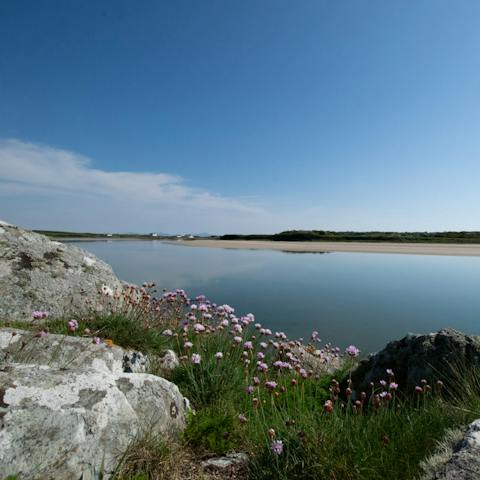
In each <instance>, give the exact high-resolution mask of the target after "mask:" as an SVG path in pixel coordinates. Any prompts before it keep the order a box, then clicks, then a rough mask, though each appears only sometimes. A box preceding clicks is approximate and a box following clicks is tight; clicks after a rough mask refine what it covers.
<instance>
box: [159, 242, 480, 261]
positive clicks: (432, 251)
mask: <svg viewBox="0 0 480 480" xmlns="http://www.w3.org/2000/svg"><path fill="white" fill-rule="evenodd" d="M168 243H173V244H175V245H184V246H189V247H210V248H237V249H238V248H241V249H242V248H243V249H252V250H282V251H285V252H364V253H404V254H408V255H456V256H470V257H477V256H480V244H475V245H466V244H440V243H367V242H365V243H364V242H273V241H268V240H262V241H258V240H186V241H185V240H180V241H172V242H168Z"/></svg>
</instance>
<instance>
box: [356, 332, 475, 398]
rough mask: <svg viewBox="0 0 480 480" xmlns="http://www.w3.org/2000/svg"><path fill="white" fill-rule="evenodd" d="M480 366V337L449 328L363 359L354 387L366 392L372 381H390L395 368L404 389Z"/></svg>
mask: <svg viewBox="0 0 480 480" xmlns="http://www.w3.org/2000/svg"><path fill="white" fill-rule="evenodd" d="M475 365H477V366H480V337H478V336H469V335H465V334H463V333H461V332H458V331H457V330H454V329H450V328H446V329H443V330H440V331H439V332H436V333H430V334H428V335H413V334H410V335H407V336H406V337H404V338H402V339H401V340H397V341H394V342H390V343H389V344H388V345H387V346H386V347H385V348H384V349H383V350H381V351H380V352H378V353H376V354H374V355H371V356H370V357H369V358H367V359H364V360H362V361H361V362H360V363H359V365H358V366H357V368H356V369H355V370H354V371H353V372H352V376H351V378H352V384H353V386H354V387H355V388H356V389H361V390H365V389H366V388H367V386H368V384H369V383H370V382H378V381H379V380H382V379H383V380H388V375H387V372H386V370H387V369H392V370H393V372H394V374H395V381H396V382H397V383H398V384H399V385H400V388H405V387H407V388H412V387H415V386H416V385H418V384H419V382H420V380H422V379H426V380H427V381H430V382H432V381H435V380H436V379H443V378H444V377H446V376H448V374H449V372H452V373H453V374H455V372H457V373H458V372H459V371H461V370H462V369H463V368H464V367H465V366H475Z"/></svg>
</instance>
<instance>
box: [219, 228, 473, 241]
mask: <svg viewBox="0 0 480 480" xmlns="http://www.w3.org/2000/svg"><path fill="white" fill-rule="evenodd" d="M218 238H219V239H220V240H273V241H283V242H309V241H325V242H397V243H402V242H405V243H410V242H414V243H480V232H465V231H462V232H375V231H374V232H333V231H329V230H287V231H284V232H280V233H275V234H272V235H268V234H265V235H262V234H254V235H236V234H229V235H222V236H220V237H218Z"/></svg>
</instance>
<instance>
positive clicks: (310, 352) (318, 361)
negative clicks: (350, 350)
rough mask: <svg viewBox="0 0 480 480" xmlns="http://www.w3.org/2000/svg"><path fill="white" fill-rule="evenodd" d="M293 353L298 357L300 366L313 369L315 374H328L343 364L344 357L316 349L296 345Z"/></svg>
mask: <svg viewBox="0 0 480 480" xmlns="http://www.w3.org/2000/svg"><path fill="white" fill-rule="evenodd" d="M294 353H295V355H296V356H297V357H298V358H299V359H300V362H301V364H302V367H303V368H305V369H306V370H311V371H313V373H314V374H315V375H326V374H327V375H329V374H332V373H335V372H336V371H337V370H340V369H341V368H342V367H343V366H344V365H345V357H342V356H340V355H335V354H333V353H325V352H323V351H321V350H318V349H313V348H309V347H305V346H301V347H296V349H295V351H294Z"/></svg>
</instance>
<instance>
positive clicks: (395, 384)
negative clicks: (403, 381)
mask: <svg viewBox="0 0 480 480" xmlns="http://www.w3.org/2000/svg"><path fill="white" fill-rule="evenodd" d="M388 388H389V389H390V390H396V389H397V388H398V383H395V382H391V383H390V385H389V386H388Z"/></svg>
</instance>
